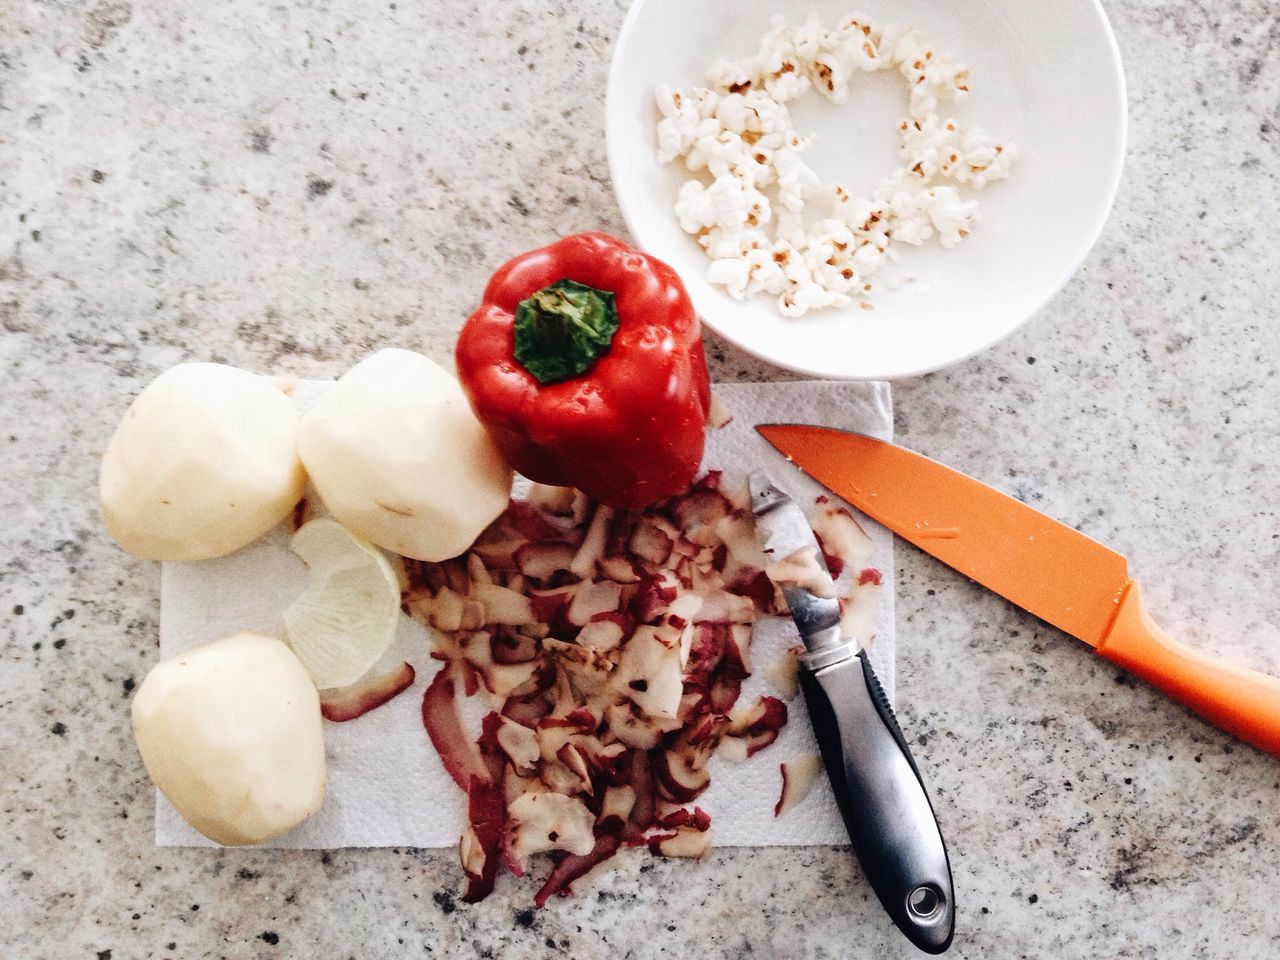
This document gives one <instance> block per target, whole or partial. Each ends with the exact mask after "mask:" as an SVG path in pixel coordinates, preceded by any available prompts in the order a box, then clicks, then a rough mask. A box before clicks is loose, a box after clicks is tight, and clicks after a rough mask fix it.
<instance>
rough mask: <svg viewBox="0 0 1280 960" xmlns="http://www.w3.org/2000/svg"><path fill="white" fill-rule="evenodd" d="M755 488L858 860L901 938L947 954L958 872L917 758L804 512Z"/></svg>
mask: <svg viewBox="0 0 1280 960" xmlns="http://www.w3.org/2000/svg"><path fill="white" fill-rule="evenodd" d="M748 487H749V489H750V492H751V507H752V512H753V513H754V514H755V518H756V529H757V531H758V532H759V534H760V535H761V538H762V543H761V546H762V548H763V549H764V552H765V556H766V558H768V560H769V561H770V564H769V567H768V568H766V573H768V574H769V575H770V578H771V579H773V581H774V583H775V584H776V585H777V586H778V587H779V588H780V589H781V590H782V593H783V596H784V597H785V598H786V601H787V606H788V608H789V609H790V611H791V616H792V619H793V620H794V621H795V624H796V628H797V629H798V630H799V632H800V636H801V639H803V640H804V645H805V653H804V654H802V655H801V657H800V686H801V689H802V690H803V691H804V695H805V703H806V705H807V706H808V708H809V717H810V719H811V720H812V722H813V732H814V736H815V738H816V739H817V741H818V747H819V749H820V751H821V753H822V759H823V764H824V766H825V767H826V770H827V777H828V778H829V779H830V781H831V789H832V792H833V793H834V794H835V798H836V803H837V805H838V806H839V808H840V815H841V818H842V819H843V820H844V823H845V827H846V829H847V830H848V831H849V839H850V841H851V842H852V844H853V849H854V853H855V854H856V855H857V857H858V860H859V862H860V863H861V864H862V869H863V872H864V873H865V874H866V876H867V880H868V882H869V883H870V884H871V888H872V889H873V890H875V892H876V896H877V897H879V899H880V902H881V904H882V905H883V906H884V908H885V911H886V912H887V913H888V914H889V916H890V918H891V919H892V920H893V922H894V923H895V924H897V926H898V928H899V929H900V930H901V931H902V932H903V933H904V934H905V935H906V936H907V938H908V939H909V940H910V941H911V942H912V943H913V944H915V945H916V946H917V947H919V948H920V949H922V950H925V951H926V952H928V953H935V954H936V953H942V952H943V951H945V950H946V949H947V948H948V947H949V946H950V945H951V939H952V935H953V932H954V929H955V894H954V890H953V886H952V881H951V864H950V861H949V860H948V859H947V848H946V844H945V843H944V841H943V839H942V831H941V828H940V827H939V826H938V821H937V818H936V817H935V816H934V813H933V807H932V805H931V804H930V803H929V796H928V793H927V791H926V789H925V785H924V780H923V779H922V778H921V776H920V771H919V770H918V769H917V767H916V763H915V758H914V757H912V755H911V750H910V748H909V747H908V746H907V741H906V738H905V737H904V736H903V735H902V731H901V730H900V729H899V727H898V722H897V718H896V717H895V716H894V713H893V708H892V707H891V706H890V705H889V701H888V698H887V697H886V696H885V694H884V690H883V688H882V687H881V686H880V681H879V679H878V678H877V677H876V674H875V671H874V670H873V669H872V667H871V662H870V660H868V659H867V654H866V651H865V650H858V649H857V645H856V644H855V643H854V642H852V641H851V640H850V639H849V638H847V637H845V636H843V635H842V633H841V630H840V601H839V600H838V599H836V590H835V584H834V583H833V582H832V579H831V574H830V572H829V571H828V570H827V565H826V561H825V560H824V558H823V555H822V550H821V548H820V547H819V545H818V541H817V538H816V537H815V536H814V534H813V530H812V528H811V527H810V526H809V521H808V520H807V519H806V518H805V515H804V513H803V511H801V509H800V507H799V506H797V505H796V503H795V502H794V501H793V500H792V499H791V498H790V497H788V496H787V495H786V494H785V493H783V492H782V491H781V490H779V489H778V488H777V487H775V486H774V485H773V484H772V483H771V482H770V481H769V479H768V478H767V477H766V476H765V475H764V474H763V473H761V472H759V471H756V472H754V473H752V474H751V475H750V477H749V478H748ZM784 570H786V571H787V575H786V576H784V575H783V571H784Z"/></svg>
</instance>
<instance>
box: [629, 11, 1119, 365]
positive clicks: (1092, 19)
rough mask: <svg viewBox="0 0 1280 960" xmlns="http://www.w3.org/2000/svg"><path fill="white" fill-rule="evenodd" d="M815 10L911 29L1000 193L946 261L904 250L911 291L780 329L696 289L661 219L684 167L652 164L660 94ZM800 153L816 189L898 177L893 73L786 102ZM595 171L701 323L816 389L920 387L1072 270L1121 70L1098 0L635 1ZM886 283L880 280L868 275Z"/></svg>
mask: <svg viewBox="0 0 1280 960" xmlns="http://www.w3.org/2000/svg"><path fill="white" fill-rule="evenodd" d="M810 10H812V11H813V12H815V13H817V14H818V15H819V17H820V18H821V19H822V21H823V23H824V24H825V25H834V24H835V23H836V22H837V21H838V20H839V19H840V18H841V17H843V16H845V15H847V14H849V13H852V12H854V11H860V12H863V13H865V14H866V15H867V16H868V17H869V18H870V19H871V21H872V22H873V23H878V24H886V23H904V24H910V25H912V26H915V27H916V28H918V29H919V30H920V32H921V34H922V35H923V36H924V37H925V38H926V39H927V40H928V41H929V42H930V43H932V44H934V45H935V46H937V47H938V48H939V49H941V50H944V51H946V52H947V53H949V54H951V55H952V56H953V57H955V58H956V59H957V60H959V61H960V62H962V63H965V64H967V65H968V67H969V71H970V88H971V90H972V92H971V94H970V96H969V99H968V100H967V101H966V102H964V103H961V104H959V105H956V107H955V108H954V114H955V115H956V116H957V117H959V118H961V119H964V120H968V121H971V122H975V123H978V124H979V125H981V126H982V127H984V128H985V129H987V130H988V131H989V132H990V133H992V134H993V135H995V136H998V137H1001V138H1003V139H1007V140H1011V141H1013V142H1014V143H1015V144H1016V145H1017V147H1018V150H1019V153H1018V159H1017V162H1016V164H1015V166H1014V170H1013V174H1012V176H1011V177H1010V179H1009V180H1006V181H1001V182H998V183H994V184H991V185H990V186H988V187H987V189H986V190H984V191H982V193H981V194H980V200H981V220H980V222H979V224H978V226H977V229H976V230H975V232H974V234H973V235H972V236H970V237H969V238H967V239H966V240H964V241H963V242H962V243H961V244H960V245H959V246H957V247H956V248H954V249H952V250H943V249H941V248H940V247H938V246H937V245H936V244H935V243H932V242H931V243H929V244H926V245H924V246H922V247H919V248H911V247H906V248H902V249H903V258H902V264H901V268H902V270H903V272H905V273H908V274H910V275H911V276H913V277H914V279H913V280H912V281H911V282H909V283H907V284H906V285H904V286H902V287H901V288H899V289H897V290H888V289H882V290H880V291H878V292H877V294H876V295H875V298H874V301H873V302H874V304H875V309H874V310H863V309H860V308H859V307H858V305H857V304H856V303H855V304H853V305H851V306H849V307H845V308H843V309H839V310H824V311H816V312H814V313H811V314H809V315H807V316H805V317H803V318H801V319H798V320H792V319H787V318H785V317H783V316H782V315H781V314H780V313H778V311H777V308H776V306H775V304H774V302H773V298H772V297H768V296H765V295H760V296H756V297H752V298H749V299H747V300H741V301H739V300H734V299H732V298H731V297H729V296H728V294H726V293H724V292H723V290H722V289H721V288H719V287H715V286H712V285H711V284H709V283H708V282H707V281H706V279H705V278H706V268H707V263H708V260H707V258H706V255H705V254H704V253H703V251H702V249H701V248H700V247H699V246H698V244H697V242H696V241H695V240H694V238H693V237H691V236H690V235H688V234H686V233H685V232H684V231H683V230H681V229H680V225H679V224H678V223H677V222H676V218H675V214H674V212H673V205H674V202H675V196H676V192H677V190H678V189H679V186H680V184H681V182H682V181H683V179H684V177H685V176H687V171H685V168H684V165H683V161H676V162H675V163H672V164H667V165H665V166H660V165H659V164H658V162H657V160H656V159H655V154H656V149H657V146H656V135H655V126H656V123H657V119H658V114H657V110H656V108H655V106H654V102H653V90H654V87H655V86H656V85H657V84H659V83H668V84H670V85H671V86H673V87H676V86H693V85H698V84H701V83H703V82H704V75H705V73H706V70H707V68H708V67H709V66H710V65H711V64H712V62H713V61H715V60H716V59H717V58H718V57H729V58H735V59H736V58H739V57H742V56H746V55H748V54H751V53H754V52H755V50H756V46H757V44H758V43H759V40H760V38H761V36H763V34H764V32H765V29H766V24H767V21H768V19H769V17H770V16H771V15H772V14H774V13H781V14H783V15H785V16H787V17H788V18H789V20H790V21H791V22H796V21H798V20H801V19H803V18H804V17H805V16H806V15H807V14H808V12H809V11H810ZM792 115H793V117H794V118H795V120H796V126H797V129H799V130H800V132H801V133H807V132H812V133H813V134H815V137H814V143H813V146H812V147H811V148H810V150H809V153H808V154H807V157H808V160H809V162H810V164H811V165H812V166H813V167H814V169H815V170H816V171H817V172H818V174H819V175H820V176H821V177H822V178H823V179H824V180H836V179H838V180H840V181H841V182H844V183H846V184H849V185H851V186H852V187H853V188H854V189H855V190H857V191H866V192H869V191H870V190H871V189H872V187H873V186H874V185H875V183H876V182H877V181H878V180H879V178H880V177H881V176H883V175H884V174H886V173H888V172H889V170H890V168H891V167H892V166H894V165H895V150H896V144H895V141H896V137H895V129H894V127H895V124H896V123H897V121H898V120H899V119H900V118H901V117H903V116H905V115H906V92H905V89H904V87H903V84H902V82H901V79H900V77H899V76H898V75H897V74H896V73H892V74H891V73H889V72H888V71H886V72H883V73H876V74H869V75H865V76H862V77H858V78H856V79H855V80H854V82H853V85H852V88H851V91H850V99H849V103H848V104H846V105H844V106H836V105H834V104H831V103H829V102H827V101H826V100H825V99H823V98H822V97H820V96H818V95H817V94H813V93H810V94H807V95H806V96H804V97H802V98H801V99H800V100H798V101H794V102H793V104H792ZM607 126H608V147H609V166H610V171H611V173H612V175H613V184H614V189H615V191H616V192H617V195H618V202H619V204H620V205H621V207H622V214H623V216H624V217H625V218H626V222H627V226H628V227H629V228H630V230H631V233H632V236H633V237H634V238H635V240H636V242H637V243H638V244H639V245H640V246H641V247H642V248H643V249H645V250H647V251H648V252H650V253H652V254H653V255H654V256H656V257H658V258H659V259H661V260H665V261H666V262H668V263H670V264H671V265H672V266H673V267H675V269H676V270H677V271H678V272H679V273H680V275H681V277H682V278H683V279H684V281H685V283H686V285H687V286H688V288H689V293H690V295H691V296H692V297H693V302H694V305H695V306H696V307H697V309H698V312H699V313H700V314H701V315H702V317H703V319H704V321H705V322H706V324H707V326H709V327H711V328H712V329H713V330H715V331H716V332H717V333H719V334H720V335H721V336H722V337H724V338H725V339H726V340H729V341H731V342H733V343H735V344H737V345H738V346H739V347H741V348H742V349H744V350H746V351H747V352H748V353H752V354H754V355H756V356H758V357H761V358H762V359H765V360H768V361H771V362H773V363H776V364H778V365H780V366H783V367H788V368H790V369H792V370H797V371H800V372H801V373H806V374H809V375H812V376H818V377H833V378H847V379H857V380H872V379H888V378H894V377H906V376H913V375H915V374H920V373H927V372H928V371H930V370H937V369H939V368H941V367H945V366H948V365H950V364H954V363H958V362H959V361H961V360H963V359H965V358H967V357H970V356H972V355H973V354H975V353H977V352H978V351H980V350H983V349H985V348H986V347H989V346H991V345H992V344H994V343H996V342H997V341H999V340H1000V339H1002V338H1003V337H1006V336H1008V335H1009V334H1010V333H1012V332H1013V331H1014V330H1015V329H1017V327H1019V326H1020V325H1021V324H1022V323H1024V322H1025V321H1026V320H1027V319H1028V318H1029V317H1031V315H1032V314H1034V313H1035V312H1036V311H1037V310H1039V309H1040V307H1042V306H1044V304H1045V303H1047V302H1048V301H1049V299H1050V298H1051V297H1053V296H1054V294H1056V293H1057V292H1058V291H1059V290H1060V289H1061V288H1062V286H1063V285H1064V284H1065V283H1066V282H1067V280H1068V279H1070V277H1071V275H1072V274H1073V273H1075V271H1076V270H1077V268H1078V267H1079V266H1080V264H1081V262H1082V261H1083V260H1084V258H1085V255H1086V254H1087V253H1088V252H1089V249H1090V248H1091V247H1092V246H1093V243H1094V241H1095V240H1096V239H1097V237H1098V234H1099V232H1100V231H1101V229H1102V225H1103V223H1104V222H1105V220H1106V217H1107V213H1108V212H1109V210H1110V208H1111V203H1112V201H1113V199H1114V198H1115V193H1116V187H1117V186H1118V184H1119V181H1120V171H1121V167H1122V165H1123V161H1124V144H1125V92H1124V75H1123V73H1122V72H1121V68H1120V55H1119V51H1118V50H1117V49H1116V43H1115V38H1114V37H1113V36H1112V33H1111V27H1110V25H1109V24H1108V23H1107V18H1106V15H1105V14H1104V13H1103V11H1102V8H1101V7H1100V6H1099V4H1098V2H1097V0H814V2H813V3H811V4H809V5H797V4H795V3H788V2H786V0H698V2H689V0H635V3H634V5H633V6H632V8H631V11H630V13H629V14H628V15H627V18H626V21H625V22H624V23H623V26H622V31H621V33H620V34H619V36H618V42H617V46H616V49H615V51H614V56H613V65H612V69H611V71H610V75H609V96H608V106H607ZM882 276H883V274H882Z"/></svg>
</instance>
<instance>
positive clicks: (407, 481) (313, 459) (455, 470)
mask: <svg viewBox="0 0 1280 960" xmlns="http://www.w3.org/2000/svg"><path fill="white" fill-rule="evenodd" d="M298 452H299V453H300V454H301V456H302V462H303V463H304V464H305V465H306V469H307V473H308V474H310V476H311V480H312V482H313V483H314V484H315V487H316V490H317V492H319V494H320V498H321V499H322V500H323V501H324V503H325V506H327V507H328V508H329V512H330V513H332V514H333V516H334V517H335V518H336V519H337V520H338V522H340V523H341V524H342V525H343V526H345V527H347V528H348V529H349V530H351V531H352V532H353V533H355V534H358V535H359V536H361V537H364V538H365V539H366V540H369V541H371V542H373V543H375V544H377V545H378V546H380V547H382V548H383V549H384V550H390V551H391V552H392V553H398V554H400V555H401V556H404V557H411V558H413V559H415V560H432V561H439V560H447V559H449V558H450V557H456V556H458V554H460V553H462V552H463V551H464V550H466V549H467V548H468V547H469V546H471V544H472V542H473V541H474V540H475V539H476V537H477V536H479V535H480V532H481V531H482V530H484V528H485V527H487V526H488V525H489V524H490V523H492V522H493V520H494V519H495V518H496V517H497V516H498V514H500V513H501V512H502V511H503V509H505V508H506V505H507V502H508V500H509V499H510V496H511V477H512V474H511V468H510V467H509V466H507V464H506V463H505V462H504V461H503V459H502V456H501V455H500V454H499V453H498V450H497V448H496V447H495V446H494V445H493V443H492V441H491V440H490V439H489V435H488V434H487V433H486V432H485V430H484V428H483V427H482V426H481V425H480V422H479V421H478V420H476V418H475V415H474V414H473V413H472V412H471V407H470V405H469V404H468V403H467V400H466V397H465V396H464V395H463V393H462V389H461V387H459V386H458V382H457V381H456V380H455V379H454V378H453V377H452V376H451V375H450V374H449V373H448V371H446V370H445V369H443V368H442V367H440V366H438V365H437V364H435V363H433V362H432V361H431V360H429V359H428V358H426V357H424V356H422V354H419V353H414V352H412V351H410V350H382V351H380V352H378V353H375V354H374V355H373V356H371V357H369V358H367V359H365V360H363V361H361V362H360V363H358V364H356V366H354V367H352V368H351V370H349V371H348V372H347V374H346V375H345V376H344V377H343V378H342V379H341V380H339V381H338V382H337V383H336V384H334V386H333V388H332V389H330V390H329V391H328V392H327V393H326V394H325V395H324V396H323V397H322V398H321V399H320V401H319V403H317V404H316V405H315V407H313V408H312V409H311V411H310V412H308V413H307V414H306V415H305V416H304V417H303V418H302V423H301V425H300V427H299V432H298Z"/></svg>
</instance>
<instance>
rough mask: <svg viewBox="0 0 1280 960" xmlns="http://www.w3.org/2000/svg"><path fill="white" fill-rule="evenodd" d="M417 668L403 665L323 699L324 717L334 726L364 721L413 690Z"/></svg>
mask: <svg viewBox="0 0 1280 960" xmlns="http://www.w3.org/2000/svg"><path fill="white" fill-rule="evenodd" d="M413 678H414V670H413V665H412V664H409V663H402V664H400V666H398V667H396V669H394V670H392V671H391V672H390V673H385V674H382V675H381V676H377V677H373V678H371V679H369V680H366V681H363V682H358V683H355V684H353V685H351V686H350V687H346V688H344V689H342V690H339V691H329V692H327V693H326V694H324V695H322V696H321V697H320V715H321V716H322V717H324V718H325V719H326V720H330V721H332V722H333V723H346V722H347V721H348V720H355V719H356V718H357V717H363V716H364V715H365V714H366V713H368V712H369V711H370V710H376V709H378V707H380V706H382V705H383V704H384V703H389V702H390V701H392V700H393V699H395V698H396V697H398V696H399V695H400V694H402V693H404V692H405V691H406V690H408V689H409V688H410V687H411V686H413Z"/></svg>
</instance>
